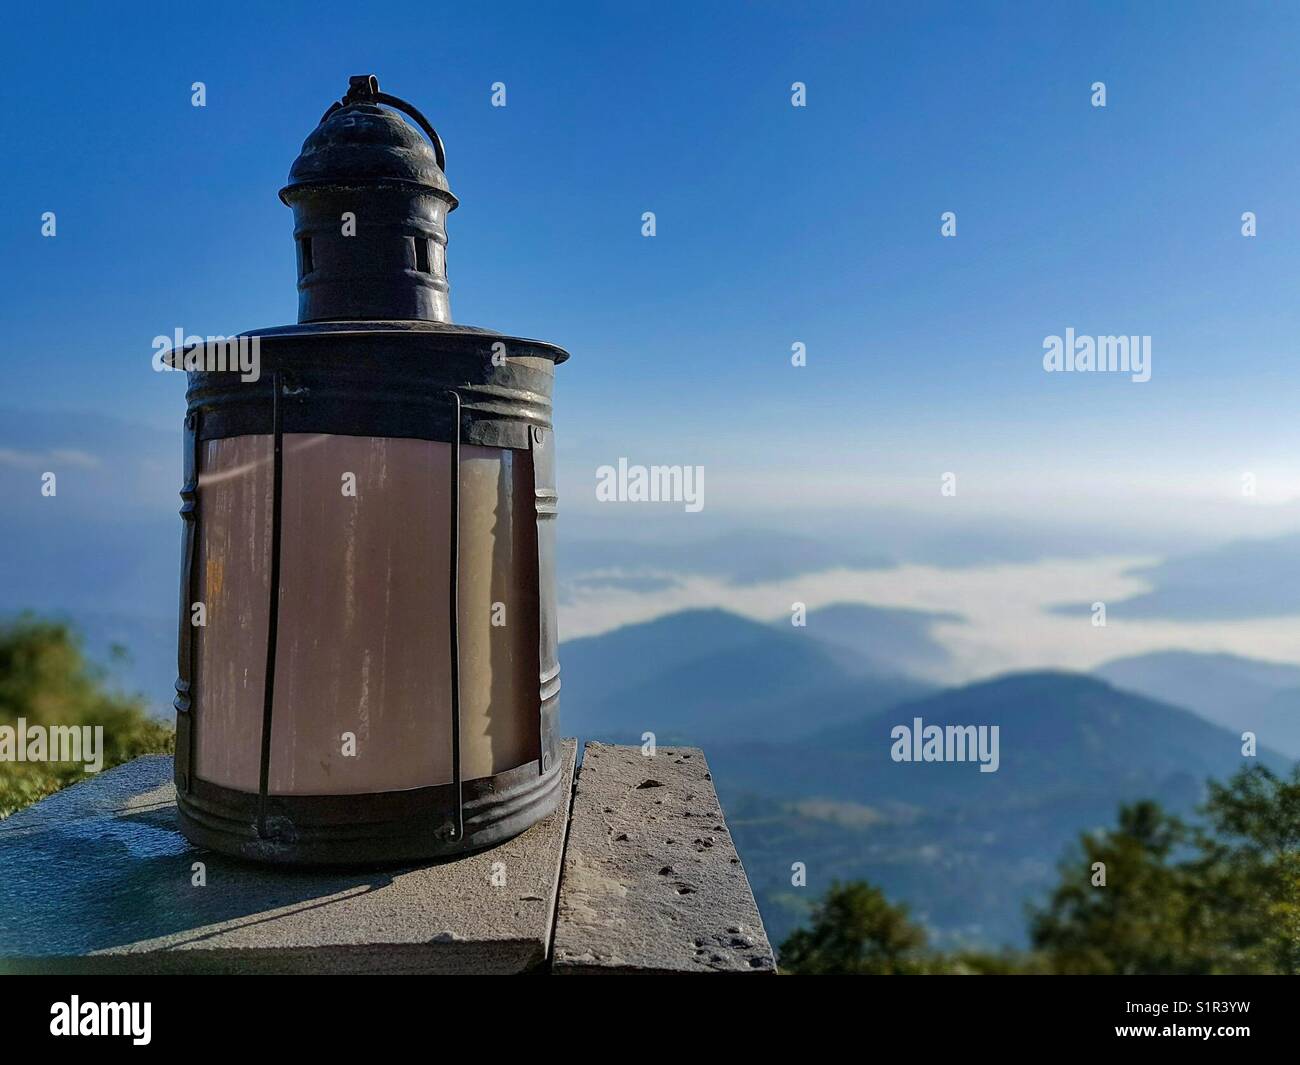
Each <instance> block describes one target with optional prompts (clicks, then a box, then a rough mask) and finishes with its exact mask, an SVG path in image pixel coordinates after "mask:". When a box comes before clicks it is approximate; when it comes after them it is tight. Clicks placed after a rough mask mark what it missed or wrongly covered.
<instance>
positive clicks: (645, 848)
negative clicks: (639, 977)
mask: <svg viewBox="0 0 1300 1065" xmlns="http://www.w3.org/2000/svg"><path fill="white" fill-rule="evenodd" d="M551 967H552V972H555V973H702V972H742V973H773V972H775V971H776V964H775V959H774V957H773V954H772V947H771V944H769V943H768V941H767V933H766V932H765V931H764V930H763V922H762V919H761V918H760V917H759V914H758V907H757V905H756V904H755V903H754V896H753V893H752V892H751V891H750V888H749V881H748V880H747V879H746V877H745V871H744V869H743V868H742V867H741V864H740V856H739V855H738V854H737V853H736V848H735V845H734V844H733V843H732V841H731V834H730V833H729V832H728V831H727V825H726V821H725V820H724V819H723V816H722V809H721V807H720V806H719V805H718V796H717V793H716V791H715V790H714V787H713V778H712V776H711V775H710V773H709V767H708V765H707V763H706V762H705V760H704V754H703V752H702V751H700V750H699V749H697V748H694V747H675V748H672V747H661V748H659V749H658V751H657V753H656V754H655V756H654V757H653V758H648V757H645V756H644V755H643V754H642V753H641V749H640V748H639V747H622V746H618V747H615V746H609V745H606V744H602V743H588V744H587V745H586V747H585V749H584V753H583V761H582V769H581V771H580V772H579V774H578V785H577V790H576V791H575V793H574V798H573V816H572V819H571V822H570V826H569V839H568V843H567V845H566V848H565V857H564V870H563V872H562V874H561V876H560V902H559V911H558V913H557V915H556V925H555V950H554V956H553V958H552V963H551Z"/></svg>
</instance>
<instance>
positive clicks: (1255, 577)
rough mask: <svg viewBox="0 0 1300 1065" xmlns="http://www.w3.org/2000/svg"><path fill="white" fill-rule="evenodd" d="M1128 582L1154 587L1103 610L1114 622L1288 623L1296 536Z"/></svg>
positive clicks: (1232, 546)
mask: <svg viewBox="0 0 1300 1065" xmlns="http://www.w3.org/2000/svg"><path fill="white" fill-rule="evenodd" d="M1130 576H1133V577H1137V578H1140V579H1141V580H1142V581H1144V582H1146V583H1148V584H1150V585H1152V587H1151V590H1150V591H1147V592H1143V593H1142V594H1141V595H1135V596H1133V597H1132V598H1131V599H1124V600H1121V601H1118V602H1114V603H1109V604H1107V609H1108V610H1110V611H1111V613H1112V615H1114V616H1116V617H1127V618H1175V619H1179V620H1188V621H1227V620H1237V619H1241V618H1271V617H1286V616H1288V615H1292V614H1295V613H1296V596H1295V589H1296V587H1297V584H1298V583H1300V534H1296V533H1291V534H1288V535H1286V536H1278V537H1273V538H1271V539H1260V540H1234V541H1233V542H1231V543H1228V544H1223V545H1220V546H1217V547H1212V548H1209V549H1207V550H1204V551H1198V552H1193V553H1189V554H1186V555H1178V556H1175V557H1173V558H1166V559H1164V560H1162V561H1160V562H1157V563H1155V564H1154V565H1150V566H1140V567H1136V568H1134V569H1133V570H1131V571H1130ZM1053 612H1054V613H1060V614H1087V613H1088V604H1086V603H1073V604H1064V605H1062V606H1059V607H1056V608H1054V610H1053Z"/></svg>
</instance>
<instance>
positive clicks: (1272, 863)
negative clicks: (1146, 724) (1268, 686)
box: [1031, 766, 1300, 974]
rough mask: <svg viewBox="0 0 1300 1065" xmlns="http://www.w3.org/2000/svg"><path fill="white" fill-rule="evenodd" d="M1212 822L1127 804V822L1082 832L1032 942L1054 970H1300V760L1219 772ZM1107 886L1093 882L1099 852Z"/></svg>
mask: <svg viewBox="0 0 1300 1065" xmlns="http://www.w3.org/2000/svg"><path fill="white" fill-rule="evenodd" d="M1201 812H1202V814H1203V815H1204V823H1203V824H1201V825H1199V826H1196V827H1188V826H1186V825H1184V824H1183V823H1182V822H1181V821H1179V820H1178V819H1177V818H1173V817H1170V816H1168V815H1167V814H1165V813H1164V812H1162V811H1161V810H1160V808H1159V807H1158V806H1156V805H1155V804H1154V803H1150V802H1144V803H1138V804H1135V805H1133V806H1126V807H1122V808H1121V810H1120V819H1119V826H1118V828H1116V829H1114V830H1112V831H1109V832H1105V833H1101V834H1096V835H1085V836H1083V837H1082V839H1081V841H1080V850H1081V854H1080V855H1077V856H1074V857H1072V858H1070V859H1068V860H1067V861H1066V863H1065V864H1064V865H1062V867H1061V881H1060V883H1059V884H1058V885H1057V887H1056V889H1055V890H1054V891H1053V893H1052V895H1051V897H1050V899H1049V901H1048V903H1047V905H1046V906H1045V907H1044V908H1043V909H1041V910H1038V911H1036V912H1033V913H1032V916H1031V936H1032V939H1033V942H1034V946H1035V947H1036V948H1037V949H1038V950H1039V951H1041V952H1042V954H1043V956H1044V957H1045V959H1046V961H1047V964H1048V965H1049V967H1050V968H1051V969H1052V971H1055V972H1065V973H1121V974H1127V973H1183V974H1201V973H1296V972H1300V767H1298V768H1297V769H1296V770H1294V771H1293V772H1292V774H1291V776H1290V777H1289V778H1282V777H1278V776H1277V775H1275V774H1274V773H1272V772H1270V771H1269V770H1268V769H1266V768H1264V767H1262V766H1254V767H1252V768H1250V769H1243V770H1241V771H1240V772H1238V773H1237V774H1236V775H1235V776H1234V777H1233V778H1232V779H1231V780H1229V781H1228V782H1226V783H1216V782H1211V783H1210V786H1209V791H1208V799H1207V801H1206V804H1205V806H1204V807H1203V809H1202V811H1201ZM1096 862H1103V863H1105V868H1106V883H1105V886H1104V887H1103V886H1096V885H1094V884H1093V882H1092V876H1093V873H1092V870H1093V869H1094V863H1096Z"/></svg>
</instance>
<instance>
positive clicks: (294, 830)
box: [176, 756, 566, 866]
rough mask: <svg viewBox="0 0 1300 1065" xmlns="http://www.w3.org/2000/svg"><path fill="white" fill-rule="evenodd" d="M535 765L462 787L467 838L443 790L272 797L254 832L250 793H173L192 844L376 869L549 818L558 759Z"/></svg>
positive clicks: (273, 860)
mask: <svg viewBox="0 0 1300 1065" xmlns="http://www.w3.org/2000/svg"><path fill="white" fill-rule="evenodd" d="M548 761H549V763H550V765H549V768H548V769H547V770H546V771H545V772H541V771H540V767H539V763H538V762H537V761H536V760H534V761H532V762H529V763H527V764H525V765H522V766H518V767H516V768H514V769H509V770H506V771H504V772H502V773H497V774H495V775H494V776H490V777H480V778H478V779H475V780H467V781H465V782H464V783H463V785H462V789H463V795H464V835H463V836H461V837H460V838H457V837H456V836H455V835H454V832H453V831H452V826H453V825H454V816H455V793H454V789H453V786H452V785H450V784H440V785H435V786H432V787H426V788H414V789H411V790H408V791H388V792H372V793H362V794H340V795H272V796H268V798H267V805H266V817H265V821H264V823H263V830H262V831H261V832H259V818H258V796H257V794H256V793H250V792H244V791H237V790H235V789H234V788H228V787H224V786H222V785H219V784H213V783H211V782H210V781H206V780H203V779H201V778H196V779H194V780H193V781H192V786H191V787H190V788H189V789H188V790H186V789H184V788H182V787H180V786H178V787H177V793H176V810H177V816H178V821H179V827H180V830H181V834H182V835H183V836H184V837H185V838H186V839H187V840H189V841H190V842H191V843H193V844H194V845H195V846H198V847H206V848H209V849H211V850H214V851H218V852H219V853H222V854H228V855H231V856H233V857H237V858H242V859H245V860H248V861H254V862H263V863H269V864H275V865H318V866H320V865H328V866H359V865H367V866H376V865H382V864H389V863H399V862H411V861H421V860H428V859H436V858H451V857H460V856H462V855H467V854H472V853H473V852H475V851H481V850H485V849H487V848H488V847H493V846H496V845H497V844H499V843H503V842H505V841H506V840H508V839H511V838H513V837H514V836H517V835H519V834H520V833H521V832H523V831H525V830H526V829H528V828H531V827H532V826H533V825H535V824H536V823H537V822H538V821H541V820H542V819H543V818H545V817H547V816H549V815H550V814H552V813H554V812H555V810H556V809H557V808H558V807H559V805H560V799H561V797H562V794H563V788H562V783H563V780H564V775H565V774H564V772H563V770H564V762H565V761H566V759H565V758H564V757H563V756H561V757H556V758H551V759H548Z"/></svg>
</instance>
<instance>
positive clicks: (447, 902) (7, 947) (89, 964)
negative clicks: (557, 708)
mask: <svg viewBox="0 0 1300 1065" xmlns="http://www.w3.org/2000/svg"><path fill="white" fill-rule="evenodd" d="M575 749H576V744H575V743H574V741H573V740H566V741H565V744H564V775H563V790H564V799H563V801H562V804H561V807H560V809H559V810H557V811H556V813H554V814H552V815H551V816H550V817H548V818H547V819H546V820H544V821H542V822H540V823H539V824H537V825H534V826H533V827H532V828H531V829H529V830H528V831H527V832H525V833H524V834H523V835H521V836H518V837H516V838H515V839H512V840H509V841H507V842H506V843H503V844H501V845H500V846H497V847H493V848H491V849H490V850H487V851H482V852H480V853H478V854H473V855H469V856H467V857H462V858H458V859H452V860H449V861H445V862H438V863H429V864H424V865H417V866H400V867H392V868H387V869H381V870H373V869H369V870H361V871H358V870H345V869H335V870H330V869H319V868H314V869H304V870H292V869H285V868H283V867H274V866H264V865H253V864H249V863H246V862H241V861H237V860H235V859H232V858H227V857H224V856H222V855H219V854H217V853H215V852H212V851H206V850H201V849H197V848H195V847H192V846H191V845H190V844H189V843H188V842H187V841H186V840H185V839H184V838H183V837H182V836H181V835H180V834H179V832H178V831H177V830H176V795H175V791H174V789H173V787H172V783H171V779H172V761H171V759H170V758H168V757H164V756H159V755H154V756H150V757H146V758H138V759H136V760H135V761H133V762H129V763H127V764H126V765H123V766H119V767H117V768H116V769H113V770H110V771H109V772H106V773H101V774H99V775H97V776H94V777H90V778H88V779H87V780H86V781H84V782H83V783H80V784H76V785H74V786H73V787H71V788H67V789H65V790H64V791H61V792H59V793H57V794H56V795H53V796H51V797H50V798H48V799H46V800H44V801H43V802H40V803H37V804H36V805H35V806H32V807H30V808H29V809H26V810H23V811H21V812H20V813H17V814H15V815H14V816H12V817H10V818H8V819H7V820H5V821H0V972H5V971H8V972H110V973H130V972H140V973H193V972H202V973H258V972H265V973H523V972H538V971H543V972H544V971H547V970H548V969H549V970H550V971H552V972H556V973H629V972H654V973H683V972H692V973H704V972H746V973H771V972H774V971H775V965H774V961H773V956H772V948H771V946H770V945H769V943H768V941H767V935H766V934H765V932H764V931H763V923H762V920H761V919H760V918H759V915H758V908H757V907H756V906H755V905H754V897H753V894H752V893H751V892H750V889H749V883H748V881H747V880H746V879H745V872H744V870H743V869H742V868H741V865H740V858H739V856H738V855H737V854H736V849H735V846H734V845H733V844H732V842H731V836H730V834H729V833H728V831H727V826H726V822H725V821H724V820H723V817H722V810H721V809H720V808H719V806H718V798H717V794H716V792H715V791H714V788H713V783H712V780H711V778H710V776H709V771H708V766H707V765H706V763H705V761H704V755H703V754H702V753H701V752H700V751H699V750H696V749H695V748H689V747H681V748H660V750H659V752H658V754H657V756H656V757H654V758H645V757H643V756H642V754H641V750H640V748H638V747H611V746H607V745H605V744H599V743H591V744H588V745H587V746H586V749H585V756H584V762H583V765H582V767H581V769H580V771H579V772H578V773H577V788H576V792H575V790H574V788H573V782H574V778H575V773H574V756H575ZM571 806H572V813H571V815H570V807H571ZM198 863H201V865H202V876H203V878H204V879H205V881H206V884H205V885H203V886H199V885H198V884H196V882H195V881H196V879H197V877H198V873H197V872H196V865H197V864H198Z"/></svg>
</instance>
